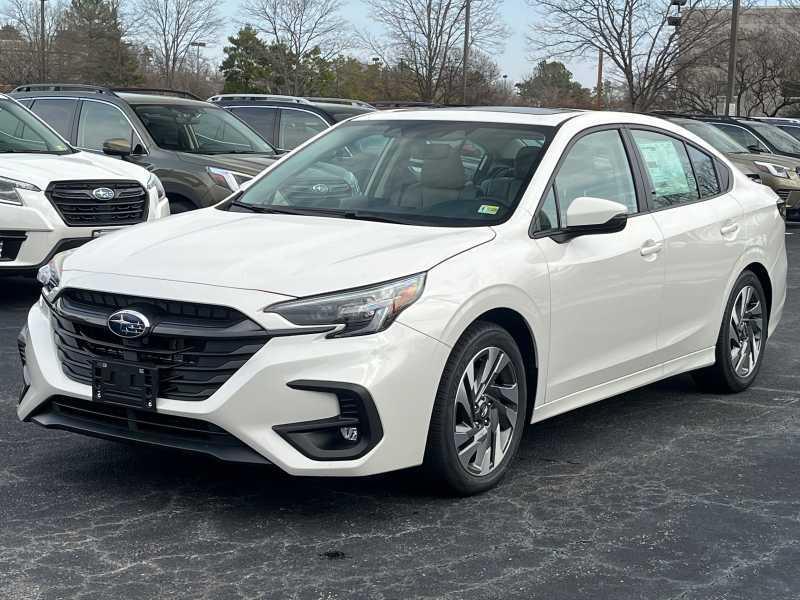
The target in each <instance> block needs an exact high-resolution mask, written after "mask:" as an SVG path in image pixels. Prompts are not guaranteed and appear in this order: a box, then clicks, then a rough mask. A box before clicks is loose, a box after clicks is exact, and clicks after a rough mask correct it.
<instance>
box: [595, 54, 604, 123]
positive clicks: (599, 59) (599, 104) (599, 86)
mask: <svg viewBox="0 0 800 600" xmlns="http://www.w3.org/2000/svg"><path fill="white" fill-rule="evenodd" d="M596 102H597V109H598V110H600V109H601V108H603V49H602V48H601V49H600V50H599V53H598V55H597V100H596Z"/></svg>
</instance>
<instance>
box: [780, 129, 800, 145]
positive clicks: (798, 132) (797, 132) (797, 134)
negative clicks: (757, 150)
mask: <svg viewBox="0 0 800 600" xmlns="http://www.w3.org/2000/svg"><path fill="white" fill-rule="evenodd" d="M778 127H780V128H781V129H782V130H783V131H785V132H786V133H788V134H789V135H790V136H792V137H793V138H794V139H796V140H798V141H800V125H778Z"/></svg>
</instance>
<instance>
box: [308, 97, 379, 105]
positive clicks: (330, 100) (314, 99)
mask: <svg viewBox="0 0 800 600" xmlns="http://www.w3.org/2000/svg"><path fill="white" fill-rule="evenodd" d="M306 100H308V101H310V102H327V103H328V104H344V105H346V106H360V107H361V108H375V107H374V106H372V104H370V103H369V102H364V101H363V100H351V99H349V98H323V97H319V96H311V97H309V96H306Z"/></svg>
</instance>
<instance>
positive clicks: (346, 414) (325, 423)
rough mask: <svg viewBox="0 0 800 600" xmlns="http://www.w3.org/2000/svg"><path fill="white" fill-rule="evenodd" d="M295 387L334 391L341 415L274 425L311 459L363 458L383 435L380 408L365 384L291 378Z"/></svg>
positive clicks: (291, 383)
mask: <svg viewBox="0 0 800 600" xmlns="http://www.w3.org/2000/svg"><path fill="white" fill-rule="evenodd" d="M287 385H288V386H289V387H290V388H292V389H293V390H304V391H309V392H320V393H324V394H334V395H335V396H336V399H337V400H338V402H339V414H338V415H337V416H335V417H329V418H327V419H318V420H316V421H303V422H300V423H287V424H285V425H275V426H274V427H273V429H274V430H275V431H276V432H277V433H278V434H279V435H280V436H281V437H282V438H283V439H284V440H286V441H287V442H288V443H289V444H291V445H292V446H293V447H294V448H295V449H296V450H297V451H298V452H300V453H301V454H303V456H306V457H307V458H310V459H312V460H353V459H356V458H361V457H362V456H364V455H365V454H367V453H368V452H369V451H370V450H372V449H373V448H374V447H375V446H377V445H378V442H380V441H381V439H382V438H383V427H382V426H381V421H380V417H379V416H378V410H377V408H376V407H375V402H374V401H373V400H372V396H371V395H370V394H369V392H368V391H367V390H366V389H365V388H364V387H362V386H360V385H357V384H354V383H342V382H338V381H311V380H301V381H290V382H289V383H288V384H287Z"/></svg>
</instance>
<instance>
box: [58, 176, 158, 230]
mask: <svg viewBox="0 0 800 600" xmlns="http://www.w3.org/2000/svg"><path fill="white" fill-rule="evenodd" d="M99 188H108V189H110V190H112V191H113V192H114V197H113V198H111V199H109V200H98V199H97V198H95V196H94V191H95V190H97V189H99ZM46 194H47V198H48V199H49V200H50V202H52V203H53V206H55V207H56V209H57V210H58V212H59V214H60V215H61V218H62V219H64V223H66V224H67V225H69V226H70V227H94V226H98V225H99V226H116V225H133V224H135V223H141V222H142V221H146V220H147V191H145V189H144V188H143V187H142V186H141V185H139V184H138V183H137V182H135V181H114V182H108V181H58V182H55V183H52V184H50V186H49V187H48V188H47V192H46Z"/></svg>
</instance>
